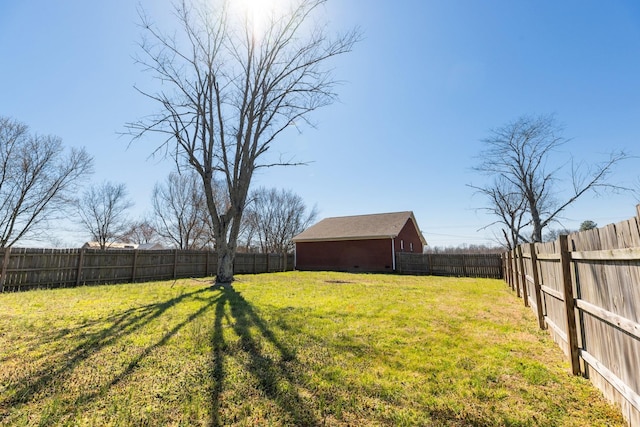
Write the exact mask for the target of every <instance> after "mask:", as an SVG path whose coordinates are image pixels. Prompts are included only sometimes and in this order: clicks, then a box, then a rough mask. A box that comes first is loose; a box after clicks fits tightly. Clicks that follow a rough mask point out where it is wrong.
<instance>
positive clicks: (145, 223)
mask: <svg viewBox="0 0 640 427" xmlns="http://www.w3.org/2000/svg"><path fill="white" fill-rule="evenodd" d="M122 240H123V241H124V242H128V243H137V244H139V245H142V244H145V243H157V242H158V240H159V235H158V232H157V230H156V229H155V227H154V226H153V224H152V223H151V221H149V220H148V219H143V220H141V221H134V222H132V223H131V224H130V225H129V229H128V230H127V231H126V232H125V233H124V234H123V236H122Z"/></svg>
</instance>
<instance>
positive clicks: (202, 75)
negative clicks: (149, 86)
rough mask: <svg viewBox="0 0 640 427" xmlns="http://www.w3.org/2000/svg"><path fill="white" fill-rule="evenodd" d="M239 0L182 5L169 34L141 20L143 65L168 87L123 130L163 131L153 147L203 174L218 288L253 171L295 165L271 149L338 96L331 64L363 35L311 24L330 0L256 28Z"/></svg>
mask: <svg viewBox="0 0 640 427" xmlns="http://www.w3.org/2000/svg"><path fill="white" fill-rule="evenodd" d="M237 3H238V2H232V1H230V0H228V1H215V0H211V1H207V2H202V3H199V5H200V6H198V7H195V6H193V5H192V3H191V2H187V1H186V0H183V1H182V2H180V3H178V4H177V5H176V7H175V17H176V18H177V20H178V25H179V30H180V31H179V32H176V31H171V32H170V33H169V34H168V35H167V34H165V33H163V32H161V31H159V30H158V29H157V28H156V27H155V26H154V25H153V23H151V22H150V20H149V19H147V18H146V17H144V16H142V27H143V29H144V32H145V34H146V36H147V37H146V38H145V39H144V41H143V43H142V44H141V55H140V57H139V58H138V61H139V62H140V63H141V64H142V66H143V67H144V69H145V70H147V71H150V72H151V73H153V74H154V77H156V78H157V79H159V80H160V81H162V87H161V89H159V90H158V91H146V92H144V91H142V90H141V92H142V93H143V95H145V96H146V97H147V98H148V99H151V100H152V101H155V102H156V103H157V105H158V107H159V108H160V111H159V113H158V114H157V115H155V116H150V117H148V119H145V120H141V121H138V122H134V123H129V124H128V125H127V127H128V129H129V132H130V133H131V134H132V135H133V138H134V139H135V138H139V137H141V136H143V135H145V134H148V133H151V132H158V133H160V134H161V135H163V140H164V144H163V145H162V146H161V147H158V149H157V150H163V149H166V151H165V152H168V153H171V154H172V155H174V156H175V158H176V161H177V162H178V163H179V164H185V163H186V164H187V165H188V167H190V168H192V170H193V171H194V172H196V173H197V174H198V176H199V177H200V179H201V185H202V186H203V190H204V194H205V198H206V201H207V212H208V213H209V216H210V221H211V224H212V226H213V232H214V236H215V245H216V251H217V253H218V263H217V274H216V281H217V282H218V283H228V282H231V281H232V280H233V261H234V258H235V252H236V247H237V244H238V235H239V233H240V229H241V224H242V221H241V220H242V215H243V213H244V210H245V207H246V204H247V197H248V193H249V188H250V186H251V182H252V179H253V175H254V172H255V171H256V170H257V169H260V168H266V167H270V166H276V165H293V164H295V163H294V162H292V161H290V160H285V159H274V158H269V157H268V156H266V153H267V152H269V151H270V149H271V148H272V146H273V143H274V141H275V140H276V139H277V138H278V136H279V135H280V134H281V133H282V132H284V131H285V130H286V129H287V128H290V127H293V126H299V125H300V124H304V123H306V122H307V120H308V119H309V117H310V116H311V114H312V113H313V112H314V111H316V110H317V109H319V108H321V107H323V106H326V105H329V104H331V103H332V102H333V101H334V100H335V99H336V94H335V92H334V89H335V86H336V83H337V82H336V80H334V79H333V78H332V67H331V66H329V64H328V62H329V61H330V60H331V59H332V58H333V57H336V56H338V55H341V54H343V53H346V52H348V51H350V50H351V49H352V46H353V45H354V43H355V42H356V41H357V40H358V39H359V33H358V32H357V31H353V32H349V33H347V34H345V35H340V36H338V37H337V38H335V40H332V39H330V38H329V36H328V34H327V27H326V26H323V25H322V24H319V25H317V24H316V22H314V21H315V20H314V14H315V12H317V11H319V9H320V8H321V6H322V5H323V4H324V3H325V1H324V0H293V1H292V2H290V3H289V2H288V7H287V8H286V10H285V11H284V12H283V13H282V14H276V13H266V14H264V16H260V17H256V19H264V20H265V21H266V22H265V23H264V25H260V26H257V25H254V22H252V19H251V17H249V16H246V15H245V16H241V15H240V14H234V13H233V8H232V7H231V6H232V5H234V4H237ZM314 24H316V25H314ZM271 151H272V150H271ZM216 182H222V183H223V184H224V189H225V192H226V196H227V197H226V199H227V200H228V201H229V204H228V205H227V206H218V205H216V203H215V201H214V191H215V183H216Z"/></svg>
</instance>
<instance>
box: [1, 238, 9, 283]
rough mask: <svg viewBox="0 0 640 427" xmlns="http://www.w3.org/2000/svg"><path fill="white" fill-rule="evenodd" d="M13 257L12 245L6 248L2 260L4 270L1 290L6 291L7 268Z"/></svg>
mask: <svg viewBox="0 0 640 427" xmlns="http://www.w3.org/2000/svg"><path fill="white" fill-rule="evenodd" d="M10 257H11V247H8V248H4V258H3V260H2V272H1V273H0V292H4V282H5V281H6V280H7V268H8V267H9V258H10Z"/></svg>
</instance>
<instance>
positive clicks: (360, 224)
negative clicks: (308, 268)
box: [293, 211, 427, 245]
mask: <svg viewBox="0 0 640 427" xmlns="http://www.w3.org/2000/svg"><path fill="white" fill-rule="evenodd" d="M408 220H411V221H413V225H414V226H415V227H416V230H417V232H418V236H419V237H420V240H421V241H422V243H423V244H425V245H426V244H427V241H426V240H425V238H424V236H423V235H422V233H421V232H420V228H418V223H417V222H416V219H415V217H414V216H413V212H411V211H404V212H391V213H381V214H371V215H354V216H341V217H333V218H325V219H323V220H322V221H320V222H318V223H317V224H315V225H312V226H311V227H309V228H307V229H306V230H305V231H303V232H302V233H300V234H298V235H297V236H295V237H294V238H293V241H294V242H317V241H330V240H369V239H393V238H395V237H398V234H399V233H400V231H401V230H402V228H403V227H404V226H405V224H406V223H407V221H408Z"/></svg>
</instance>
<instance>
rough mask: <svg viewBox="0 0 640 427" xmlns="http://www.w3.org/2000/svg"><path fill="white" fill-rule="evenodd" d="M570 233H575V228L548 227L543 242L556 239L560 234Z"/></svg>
mask: <svg viewBox="0 0 640 427" xmlns="http://www.w3.org/2000/svg"><path fill="white" fill-rule="evenodd" d="M571 233H575V230H570V229H568V228H550V229H548V230H547V231H546V233H544V236H543V239H542V241H543V242H553V241H554V240H558V238H559V237H560V236H561V235H568V234H571Z"/></svg>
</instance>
